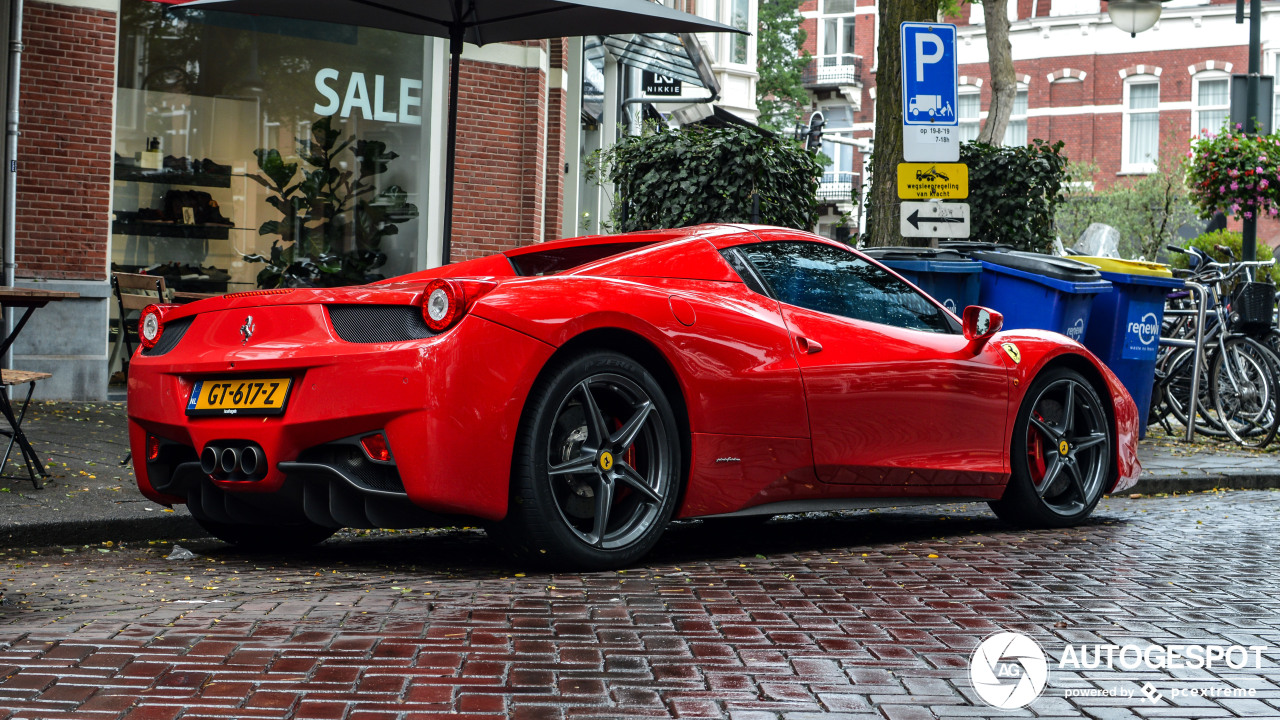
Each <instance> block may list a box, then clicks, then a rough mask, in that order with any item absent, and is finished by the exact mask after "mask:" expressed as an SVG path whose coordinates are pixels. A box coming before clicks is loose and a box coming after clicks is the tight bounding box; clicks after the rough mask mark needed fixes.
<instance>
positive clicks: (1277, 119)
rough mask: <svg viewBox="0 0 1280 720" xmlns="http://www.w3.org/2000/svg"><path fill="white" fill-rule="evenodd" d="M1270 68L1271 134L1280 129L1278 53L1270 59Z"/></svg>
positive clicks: (1279, 56)
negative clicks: (1271, 79) (1271, 83)
mask: <svg viewBox="0 0 1280 720" xmlns="http://www.w3.org/2000/svg"><path fill="white" fill-rule="evenodd" d="M1271 67H1272V69H1273V72H1272V73H1271V76H1272V77H1274V78H1275V80H1274V81H1273V82H1274V84H1273V85H1272V88H1271V89H1272V92H1273V93H1274V95H1273V100H1272V103H1271V132H1275V131H1276V128H1278V127H1280V53H1276V54H1275V55H1273V56H1272V57H1271Z"/></svg>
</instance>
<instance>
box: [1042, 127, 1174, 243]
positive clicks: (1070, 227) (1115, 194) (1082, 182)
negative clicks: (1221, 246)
mask: <svg viewBox="0 0 1280 720" xmlns="http://www.w3.org/2000/svg"><path fill="white" fill-rule="evenodd" d="M1169 150H1170V151H1167V152H1161V154H1160V157H1161V160H1160V165H1159V167H1158V168H1157V171H1156V172H1153V173H1151V174H1148V175H1141V176H1136V177H1129V178H1124V179H1122V180H1121V181H1119V182H1117V183H1115V184H1113V185H1111V186H1110V187H1108V188H1105V189H1095V188H1094V187H1093V183H1092V182H1091V180H1092V178H1093V177H1094V176H1095V175H1096V174H1097V166H1095V165H1093V164H1088V165H1072V166H1071V167H1070V168H1069V170H1068V175H1069V181H1070V182H1069V183H1068V189H1067V193H1066V197H1065V200H1064V201H1063V202H1062V203H1061V204H1060V205H1059V206H1058V208H1057V211H1056V213H1055V215H1054V224H1055V225H1056V227H1057V230H1058V233H1059V234H1060V235H1061V236H1062V242H1063V244H1064V245H1067V246H1068V247H1070V246H1071V245H1072V244H1073V243H1074V241H1075V240H1076V239H1077V238H1079V237H1080V234H1081V233H1083V232H1084V231H1085V230H1086V229H1087V228H1088V227H1089V225H1091V224H1093V223H1105V224H1107V225H1110V226H1112V227H1114V228H1115V229H1116V230H1117V231H1118V232H1119V233H1120V255H1121V256H1122V257H1125V258H1130V259H1144V260H1154V259H1155V258H1156V257H1157V255H1158V254H1159V253H1160V252H1161V251H1162V250H1164V247H1165V246H1166V245H1168V244H1170V243H1174V242H1178V241H1179V238H1180V235H1179V234H1178V230H1179V228H1181V227H1182V226H1184V225H1186V224H1188V223H1193V222H1196V208H1195V205H1194V203H1192V201H1191V198H1190V196H1189V195H1188V194H1187V188H1186V185H1185V184H1184V183H1183V174H1184V172H1185V170H1184V167H1183V158H1181V157H1180V156H1179V155H1178V153H1177V152H1176V151H1172V150H1173V148H1170V149H1169Z"/></svg>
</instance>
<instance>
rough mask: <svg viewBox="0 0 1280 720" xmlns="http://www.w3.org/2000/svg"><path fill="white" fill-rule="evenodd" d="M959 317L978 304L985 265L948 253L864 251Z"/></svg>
mask: <svg viewBox="0 0 1280 720" xmlns="http://www.w3.org/2000/svg"><path fill="white" fill-rule="evenodd" d="M863 252H865V253H866V254H867V255H868V256H869V257H872V258H875V259H876V260H878V261H880V262H881V263H882V264H884V265H885V266H886V267H888V268H890V269H892V270H893V271H894V272H896V273H898V274H899V275H901V276H902V277H904V278H906V279H907V280H909V281H911V282H912V283H914V284H915V285H916V287H918V288H920V289H921V290H924V291H925V292H927V293H929V295H931V296H933V297H934V298H935V299H936V300H937V301H938V302H940V303H942V304H943V306H944V307H946V308H947V309H948V310H950V311H951V312H953V313H955V314H956V315H959V314H960V313H962V312H964V309H965V308H966V307H968V306H970V305H976V304H977V303H978V285H979V278H980V276H981V275H982V263H980V262H978V261H977V260H971V259H970V258H967V257H965V256H964V255H961V254H960V253H957V252H954V251H948V250H936V249H934V248H918V247H881V248H871V249H868V250H864V251H863Z"/></svg>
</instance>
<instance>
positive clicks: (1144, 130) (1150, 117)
mask: <svg viewBox="0 0 1280 720" xmlns="http://www.w3.org/2000/svg"><path fill="white" fill-rule="evenodd" d="M1159 107H1160V84H1159V83H1142V84H1134V85H1130V86H1129V113H1128V115H1129V117H1128V128H1127V129H1128V131H1129V157H1128V158H1127V160H1128V164H1130V165H1154V164H1155V161H1156V157H1158V155H1159V152H1160V110H1159ZM1144 111H1149V112H1144Z"/></svg>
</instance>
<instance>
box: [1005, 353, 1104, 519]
mask: <svg viewBox="0 0 1280 720" xmlns="http://www.w3.org/2000/svg"><path fill="white" fill-rule="evenodd" d="M1010 445H1011V458H1010V459H1011V465H1012V470H1013V473H1012V476H1011V477H1010V478H1009V485H1008V487H1006V488H1005V493H1004V497H1002V498H1001V499H1000V500H997V501H994V502H991V503H990V505H991V509H992V510H994V511H995V513H996V515H997V516H999V517H1000V519H1001V520H1004V521H1005V522H1009V523H1012V524H1015V525H1021V526H1028V527H1068V526H1071V525H1074V524H1076V523H1078V522H1080V521H1081V520H1084V519H1085V518H1086V517H1088V516H1089V514H1090V513H1091V512H1093V508H1094V506H1096V505H1097V504H1098V500H1100V499H1101V498H1102V494H1103V492H1104V491H1105V489H1106V487H1105V486H1106V483H1107V478H1108V476H1109V472H1108V471H1109V470H1110V469H1111V458H1112V455H1113V453H1114V452H1115V451H1114V445H1115V444H1114V438H1113V435H1112V432H1111V425H1110V422H1109V421H1108V418H1107V411H1106V408H1105V406H1104V405H1103V402H1102V400H1101V399H1100V398H1099V397H1098V394H1097V392H1096V391H1094V389H1093V386H1092V385H1090V384H1089V381H1087V380H1085V378H1084V376H1082V375H1080V373H1078V372H1076V371H1074V370H1070V369H1067V368H1055V369H1052V370H1049V371H1047V372H1044V373H1042V374H1041V375H1040V376H1039V377H1037V378H1036V380H1035V381H1034V382H1033V383H1031V387H1030V389H1029V390H1028V391H1027V394H1026V397H1025V398H1024V399H1023V402H1022V407H1021V408H1020V409H1019V411H1018V418H1017V421H1016V423H1015V424H1014V427H1013V439H1012V442H1011V443H1010Z"/></svg>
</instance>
